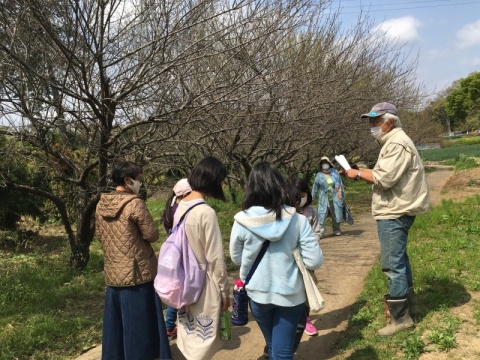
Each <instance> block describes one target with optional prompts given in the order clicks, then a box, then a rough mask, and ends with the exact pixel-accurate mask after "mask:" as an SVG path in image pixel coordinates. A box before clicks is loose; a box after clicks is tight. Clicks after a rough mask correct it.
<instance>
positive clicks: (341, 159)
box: [335, 155, 351, 170]
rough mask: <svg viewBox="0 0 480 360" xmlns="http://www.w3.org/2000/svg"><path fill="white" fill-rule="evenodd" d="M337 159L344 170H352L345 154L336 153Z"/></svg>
mask: <svg viewBox="0 0 480 360" xmlns="http://www.w3.org/2000/svg"><path fill="white" fill-rule="evenodd" d="M335 160H337V162H338V163H339V164H340V166H341V167H342V168H343V169H344V170H350V169H351V167H350V164H349V163H348V161H347V159H346V158H345V156H343V155H335Z"/></svg>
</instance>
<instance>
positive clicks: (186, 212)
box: [176, 201, 205, 226]
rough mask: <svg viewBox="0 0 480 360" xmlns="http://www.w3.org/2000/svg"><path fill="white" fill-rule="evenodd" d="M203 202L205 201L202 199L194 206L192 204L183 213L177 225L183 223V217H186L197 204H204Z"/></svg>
mask: <svg viewBox="0 0 480 360" xmlns="http://www.w3.org/2000/svg"><path fill="white" fill-rule="evenodd" d="M202 204H205V201H200V202H198V203H196V204H194V205H192V206H190V207H189V208H188V209H187V210H186V211H185V212H184V213H183V215H182V216H181V217H180V219H179V220H178V223H177V224H176V226H180V224H181V223H182V221H183V219H184V218H185V216H186V215H187V214H188V213H189V211H190V210H192V209H193V208H194V207H195V206H198V205H202Z"/></svg>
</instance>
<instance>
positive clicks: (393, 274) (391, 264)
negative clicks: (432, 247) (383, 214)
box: [377, 215, 415, 298]
mask: <svg viewBox="0 0 480 360" xmlns="http://www.w3.org/2000/svg"><path fill="white" fill-rule="evenodd" d="M414 221H415V216H408V215H403V216H401V217H399V218H397V219H388V220H377V230H378V239H379V240H380V262H381V266H382V271H383V273H384V274H385V275H387V277H388V289H389V293H390V296H391V297H394V298H404V297H406V296H407V292H408V288H409V287H410V286H413V278H412V269H411V267H410V260H409V259H408V255H407V240H408V231H409V230H410V227H411V226H412V225H413V222H414Z"/></svg>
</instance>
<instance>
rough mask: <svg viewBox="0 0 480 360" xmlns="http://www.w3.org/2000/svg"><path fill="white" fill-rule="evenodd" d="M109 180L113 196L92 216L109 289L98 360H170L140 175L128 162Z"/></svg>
mask: <svg viewBox="0 0 480 360" xmlns="http://www.w3.org/2000/svg"><path fill="white" fill-rule="evenodd" d="M112 180H113V183H114V185H115V190H114V191H112V192H111V193H105V194H102V195H101V197H100V201H99V202H98V205H97V209H96V214H95V220H96V231H97V239H98V240H99V241H100V242H101V243H102V247H103V256H104V276H105V282H106V285H107V290H106V294H105V308H104V313H103V332H102V360H109V359H112V360H114V359H115V360H117V359H128V360H134V359H138V360H153V359H157V358H161V359H171V353H170V347H169V345H168V339H167V335H166V329H165V322H164V319H163V313H162V312H161V303H160V299H158V296H157V295H156V293H155V290H154V287H153V281H154V279H155V275H156V273H157V258H156V255H155V252H154V250H153V248H152V245H151V243H153V242H155V241H157V240H158V236H159V233H158V228H157V226H156V225H155V223H154V221H153V219H152V216H151V215H150V212H149V211H148V209H147V206H146V204H145V201H143V200H142V199H141V198H140V197H139V196H138V193H139V191H140V187H141V185H142V181H143V174H142V169H141V167H139V166H138V165H136V164H135V163H132V162H130V161H121V162H116V163H114V164H113V169H112ZM158 308H160V309H158ZM158 310H160V311H158Z"/></svg>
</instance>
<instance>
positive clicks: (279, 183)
mask: <svg viewBox="0 0 480 360" xmlns="http://www.w3.org/2000/svg"><path fill="white" fill-rule="evenodd" d="M290 202H291V200H290V197H289V194H288V192H287V184H286V182H285V180H284V179H283V176H282V174H281V173H280V171H278V169H277V168H276V167H275V166H273V165H272V164H270V163H269V162H266V161H264V162H261V163H258V164H257V165H255V166H254V167H253V169H252V172H251V173H250V176H249V177H248V183H247V188H246V191H245V199H244V200H243V205H242V209H243V210H246V209H248V208H249V207H252V206H263V207H264V208H266V209H269V210H271V211H273V212H275V214H276V218H277V219H281V217H282V209H283V207H284V206H285V204H290Z"/></svg>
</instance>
